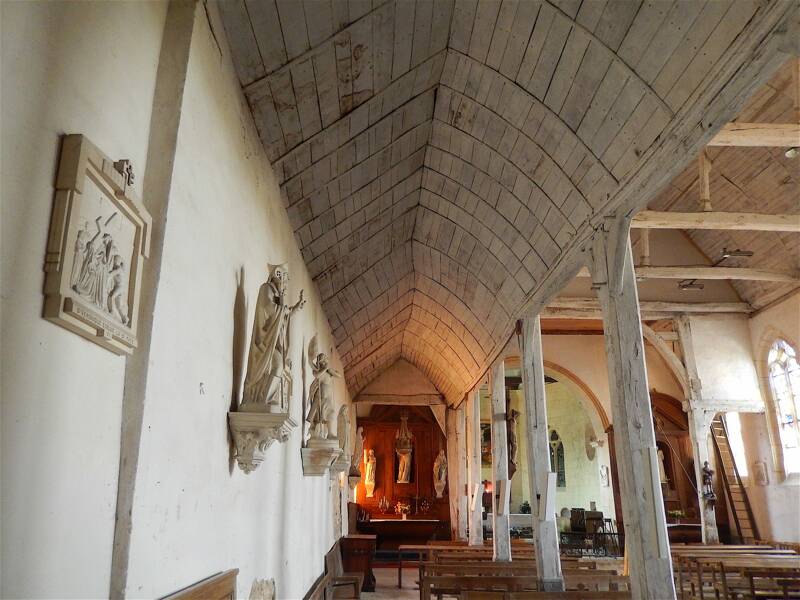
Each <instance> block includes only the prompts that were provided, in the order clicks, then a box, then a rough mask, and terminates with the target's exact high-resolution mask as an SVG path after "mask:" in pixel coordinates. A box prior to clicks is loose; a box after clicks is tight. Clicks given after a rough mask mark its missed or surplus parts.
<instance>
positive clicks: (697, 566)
mask: <svg viewBox="0 0 800 600" xmlns="http://www.w3.org/2000/svg"><path fill="white" fill-rule="evenodd" d="M672 556H673V570H674V573H675V587H676V591H677V593H678V595H679V596H680V598H681V599H682V600H688V599H689V598H700V599H704V598H705V596H706V595H707V594H710V596H709V597H712V596H716V595H717V592H716V591H715V586H716V585H717V578H718V575H716V574H715V573H714V571H715V570H716V571H718V570H719V568H718V565H720V564H732V565H733V564H735V563H736V561H741V564H744V565H755V564H757V563H759V562H760V563H761V564H766V563H764V562H763V561H765V560H769V559H779V560H780V559H789V560H791V559H792V558H797V557H796V555H795V554H794V553H793V552H792V551H790V550H780V549H775V548H769V547H765V546H730V547H726V546H701V545H697V546H694V547H681V548H680V549H679V550H678V551H677V552H676V551H675V549H673V553H672Z"/></svg>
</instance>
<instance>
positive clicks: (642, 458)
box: [592, 226, 675, 600]
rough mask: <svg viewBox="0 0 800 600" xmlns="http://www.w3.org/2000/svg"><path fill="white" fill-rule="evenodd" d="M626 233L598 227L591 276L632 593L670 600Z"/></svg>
mask: <svg viewBox="0 0 800 600" xmlns="http://www.w3.org/2000/svg"><path fill="white" fill-rule="evenodd" d="M623 235H624V236H625V238H626V239H625V240H624V243H623V240H621V239H620V236H623ZM627 236H628V229H627V227H620V226H617V227H614V226H612V233H608V232H605V231H598V232H597V233H596V234H595V238H594V244H593V248H592V259H593V260H592V278H593V287H594V288H595V289H597V295H598V298H599V300H600V305H601V307H602V310H603V325H604V329H605V341H606V355H607V360H608V379H609V391H610V395H611V409H612V415H613V419H614V446H615V450H616V455H617V466H618V471H619V475H620V479H621V481H620V484H621V491H622V513H623V516H624V520H625V544H626V548H627V557H628V563H629V565H630V578H631V592H632V596H633V597H634V598H659V599H660V600H661V599H664V600H667V599H669V598H675V585H674V582H673V578H672V559H671V557H670V552H669V539H668V537H667V524H666V518H665V516H664V501H663V498H662V494H661V484H660V480H659V476H658V456H657V454H656V440H655V431H654V429H653V414H652V410H651V407H650V394H649V391H648V385H647V370H646V367H645V359H644V342H643V341H642V326H641V319H640V315H639V299H638V294H637V290H636V278H635V276H634V272H633V258H632V255H631V247H630V240H629V239H627Z"/></svg>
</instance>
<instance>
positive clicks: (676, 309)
mask: <svg viewBox="0 0 800 600" xmlns="http://www.w3.org/2000/svg"><path fill="white" fill-rule="evenodd" d="M639 309H640V310H641V312H642V318H643V319H647V320H653V319H671V318H674V317H675V315H678V314H711V313H715V314H719V313H722V314H726V313H727V314H731V313H734V314H749V313H751V312H753V307H752V306H750V305H749V304H748V303H747V302H658V301H646V300H643V301H640V302H639ZM601 317H602V313H601V312H600V302H599V300H597V298H568V297H559V298H555V299H554V300H552V301H551V302H549V303H548V304H547V306H546V307H545V309H544V310H543V311H542V318H570V319H599V318H601Z"/></svg>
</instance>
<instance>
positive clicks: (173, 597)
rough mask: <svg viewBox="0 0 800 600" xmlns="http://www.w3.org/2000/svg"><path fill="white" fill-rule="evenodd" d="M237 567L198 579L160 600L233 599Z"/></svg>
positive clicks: (234, 596)
mask: <svg viewBox="0 0 800 600" xmlns="http://www.w3.org/2000/svg"><path fill="white" fill-rule="evenodd" d="M238 573H239V569H230V570H228V571H224V572H222V573H217V574H216V575H212V576H211V577H207V578H206V579H203V580H202V581H198V582H197V583H194V584H192V585H190V586H188V587H185V588H183V589H182V590H178V591H177V592H175V593H173V594H170V595H168V596H164V597H163V598H162V600H234V599H235V598H236V575H238Z"/></svg>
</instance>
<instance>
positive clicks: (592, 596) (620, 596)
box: [461, 591, 631, 600]
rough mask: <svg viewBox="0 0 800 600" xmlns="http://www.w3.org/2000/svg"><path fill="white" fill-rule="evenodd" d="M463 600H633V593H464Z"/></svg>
mask: <svg viewBox="0 0 800 600" xmlns="http://www.w3.org/2000/svg"><path fill="white" fill-rule="evenodd" d="M461 600H631V593H630V592H627V591H618V592H602V591H601V592H587V591H579V592H464V593H463V594H461Z"/></svg>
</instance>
